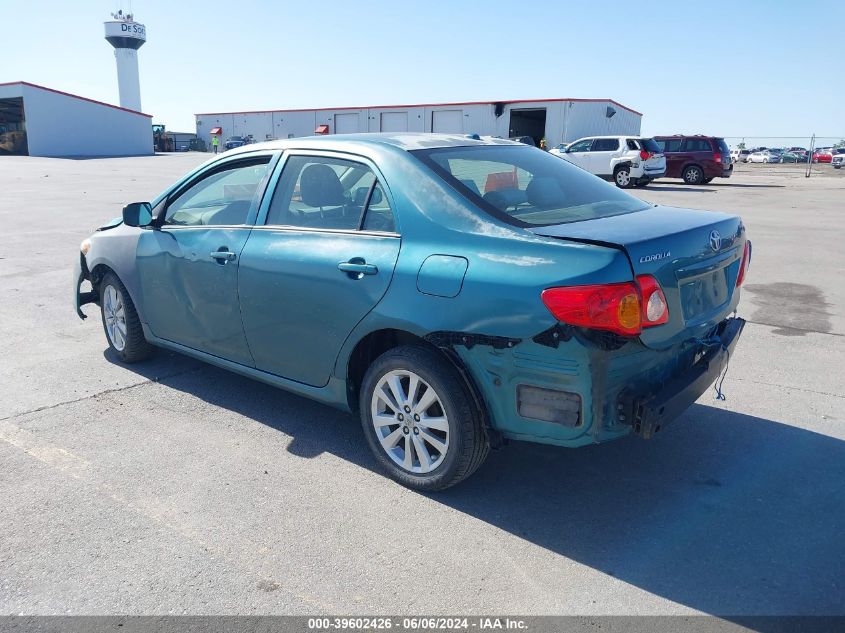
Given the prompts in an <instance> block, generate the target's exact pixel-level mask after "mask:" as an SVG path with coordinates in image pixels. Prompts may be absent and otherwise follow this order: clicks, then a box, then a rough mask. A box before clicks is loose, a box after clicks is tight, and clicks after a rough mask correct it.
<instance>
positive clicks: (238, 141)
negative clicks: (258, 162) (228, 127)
mask: <svg viewBox="0 0 845 633" xmlns="http://www.w3.org/2000/svg"><path fill="white" fill-rule="evenodd" d="M246 144H247V139H246V137H245V136H230V137H229V138H228V139H227V140H226V142H225V143H224V144H223V145H224V147H225V148H226V149H227V150H229V149H235V148H236V147H242V146H244V145H246Z"/></svg>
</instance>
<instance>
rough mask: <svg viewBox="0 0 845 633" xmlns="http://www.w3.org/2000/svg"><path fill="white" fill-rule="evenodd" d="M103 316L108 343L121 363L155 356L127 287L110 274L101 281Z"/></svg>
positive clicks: (101, 309) (101, 308) (101, 310)
mask: <svg viewBox="0 0 845 633" xmlns="http://www.w3.org/2000/svg"><path fill="white" fill-rule="evenodd" d="M100 313H101V315H102V317H103V330H105V332H106V340H107V341H108V342H109V347H110V348H111V349H112V351H113V352H114V353H115V354H117V356H118V358H120V360H122V361H123V362H124V363H135V362H138V361H140V360H144V359H145V358H147V357H148V356H149V355H150V354H151V353H152V350H153V348H152V346H151V345H150V344H149V343H147V339H146V338H144V330H143V328H142V327H141V320H140V319H139V318H138V313H137V312H136V311H135V305H134V304H133V303H132V299H131V298H130V296H129V293H128V292H127V291H126V287H125V286H124V285H123V283H121V281H120V279H118V278H117V275H115V274H114V273H111V272H110V273H107V274H106V275H105V277H103V280H102V281H101V282H100Z"/></svg>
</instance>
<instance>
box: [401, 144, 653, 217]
mask: <svg viewBox="0 0 845 633" xmlns="http://www.w3.org/2000/svg"><path fill="white" fill-rule="evenodd" d="M617 142H618V141H617ZM412 154H413V155H414V156H416V157H417V158H419V159H420V160H422V161H423V162H424V163H425V164H426V165H428V166H429V167H430V168H431V169H432V170H433V171H434V172H435V174H437V175H439V176H440V177H441V178H443V180H445V181H446V182H448V183H449V184H450V185H452V187H454V188H455V189H457V190H458V191H459V192H461V193H462V194H463V195H464V196H466V197H467V198H468V199H469V200H471V201H472V202H473V203H474V204H475V205H476V206H478V207H479V208H480V209H483V210H484V211H487V212H488V213H490V214H491V215H493V216H494V217H498V218H500V219H502V220H504V221H506V222H510V223H511V224H516V225H517V226H542V225H548V224H562V223H566V222H578V221H581V220H592V219H595V218H603V217H610V216H614V215H621V214H624V213H633V212H635V211H642V210H643V209H646V208H647V207H648V205H647V204H646V203H644V202H642V201H641V200H639V199H638V198H635V197H633V196H631V195H628V194H627V193H625V192H623V191H621V190H619V189H618V188H617V187H615V186H613V185H610V184H608V183H606V182H604V181H603V180H601V179H599V178H596V177H595V176H593V175H592V174H589V173H587V172H586V171H584V170H582V169H579V168H578V167H576V166H575V165H572V164H571V163H569V162H567V161H565V160H561V159H560V158H558V157H556V156H554V155H552V154H548V153H546V152H538V151H536V150H535V149H532V148H530V147H513V146H511V147H497V146H474V147H447V148H437V149H430V150H417V151H415V152H412Z"/></svg>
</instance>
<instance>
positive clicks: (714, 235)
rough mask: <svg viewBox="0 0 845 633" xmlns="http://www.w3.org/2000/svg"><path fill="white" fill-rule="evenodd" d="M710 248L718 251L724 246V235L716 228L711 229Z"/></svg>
mask: <svg viewBox="0 0 845 633" xmlns="http://www.w3.org/2000/svg"><path fill="white" fill-rule="evenodd" d="M710 248H712V249H713V250H714V251H718V250H719V249H720V248H722V235H721V234H720V233H719V231H717V230H715V229H713V230H712V231H710Z"/></svg>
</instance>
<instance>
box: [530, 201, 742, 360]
mask: <svg viewBox="0 0 845 633" xmlns="http://www.w3.org/2000/svg"><path fill="white" fill-rule="evenodd" d="M531 231H532V232H534V233H536V234H537V235H543V236H546V237H553V238H557V239H565V240H573V241H578V242H587V243H596V244H601V245H603V246H612V247H615V248H619V249H621V250H623V251H624V252H625V253H626V254H627V255H628V259H629V260H630V262H631V267H632V269H633V274H634V276H636V275H653V276H654V277H655V278H656V279H657V281H658V282H659V283H660V286H661V287H662V288H663V292H664V294H665V295H666V301H667V303H668V305H669V321H668V322H667V323H664V324H663V325H658V326H655V327H651V328H645V329H643V333H642V335H641V336H640V340H641V341H642V342H643V344H645V345H646V346H648V347H652V348H655V349H665V348H666V347H670V346H671V345H674V344H676V343H678V342H680V341H683V340H687V339H690V338H697V337H702V336H706V335H707V334H708V332H709V331H710V330H711V329H712V328H713V326H715V325H717V324H718V323H719V322H721V321H722V320H724V319H725V318H726V317H727V316H728V315H729V314H730V313H731V312H733V310H734V309H735V308H736V305H737V302H738V301H739V292H738V291H737V289H736V278H737V275H738V274H739V267H740V262H741V260H742V252H743V249H744V246H745V228H744V227H743V225H742V220H741V219H740V218H739V217H737V216H734V215H729V214H726V213H718V212H714V211H700V210H695V209H679V208H675V207H665V206H655V207H650V208H648V209H645V210H643V211H638V212H635V213H628V214H625V215H617V216H611V217H606V218H599V219H595V220H587V221H584V222H572V223H569V224H557V225H553V226H542V227H536V228H532V229H531ZM620 281H621V280H620Z"/></svg>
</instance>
